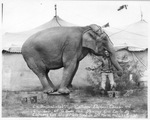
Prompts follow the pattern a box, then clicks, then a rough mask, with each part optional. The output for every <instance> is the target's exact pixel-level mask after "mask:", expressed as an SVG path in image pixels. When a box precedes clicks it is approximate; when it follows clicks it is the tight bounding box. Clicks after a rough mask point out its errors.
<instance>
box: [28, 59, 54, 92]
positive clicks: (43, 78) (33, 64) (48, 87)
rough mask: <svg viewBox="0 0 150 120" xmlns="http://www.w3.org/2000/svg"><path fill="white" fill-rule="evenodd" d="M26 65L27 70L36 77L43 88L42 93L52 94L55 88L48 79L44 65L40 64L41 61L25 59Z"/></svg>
mask: <svg viewBox="0 0 150 120" xmlns="http://www.w3.org/2000/svg"><path fill="white" fill-rule="evenodd" d="M27 64H28V66H29V68H30V69H31V70H32V71H33V72H34V73H35V74H36V75H37V76H38V78H39V80H40V82H41V84H42V86H43V91H44V92H47V93H51V92H54V91H55V87H54V85H53V83H52V82H51V81H50V79H49V77H48V72H49V71H48V70H46V68H45V66H44V64H42V62H41V61H38V60H36V61H35V60H34V59H33V58H30V59H27Z"/></svg>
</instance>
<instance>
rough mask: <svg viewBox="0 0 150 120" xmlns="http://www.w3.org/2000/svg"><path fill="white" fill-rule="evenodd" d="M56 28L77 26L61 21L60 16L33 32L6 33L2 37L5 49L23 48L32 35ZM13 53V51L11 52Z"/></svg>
mask: <svg viewBox="0 0 150 120" xmlns="http://www.w3.org/2000/svg"><path fill="white" fill-rule="evenodd" d="M56 26H75V25H74V24H71V23H68V22H66V21H64V20H63V19H61V18H60V17H59V16H54V17H53V19H52V20H50V21H49V22H47V23H45V24H42V25H40V26H38V27H36V28H34V29H32V30H29V31H24V32H19V33H5V34H4V35H3V36H2V39H3V41H2V44H3V49H4V50H8V51H9V50H11V49H10V47H14V46H12V45H13V44H14V45H17V46H22V44H23V43H24V42H25V40H26V39H27V38H28V37H30V36H31V35H32V34H34V33H36V32H38V31H41V30H44V29H47V28H52V27H56ZM10 52H11V51H10Z"/></svg>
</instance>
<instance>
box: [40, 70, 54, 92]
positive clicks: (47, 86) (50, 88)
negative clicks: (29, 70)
mask: <svg viewBox="0 0 150 120" xmlns="http://www.w3.org/2000/svg"><path fill="white" fill-rule="evenodd" d="M38 77H39V79H40V81H41V84H42V85H43V92H44V93H47V94H49V93H52V92H54V91H55V90H56V89H55V88H54V85H53V83H52V82H51V81H50V80H48V75H47V74H46V73H40V74H38Z"/></svg>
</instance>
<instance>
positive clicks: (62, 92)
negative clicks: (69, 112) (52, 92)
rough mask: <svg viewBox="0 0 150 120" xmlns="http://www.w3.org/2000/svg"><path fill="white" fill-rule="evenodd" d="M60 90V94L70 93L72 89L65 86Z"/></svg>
mask: <svg viewBox="0 0 150 120" xmlns="http://www.w3.org/2000/svg"><path fill="white" fill-rule="evenodd" d="M58 92H59V93H60V94H69V93H70V90H69V89H68V88H67V87H63V88H59V89H58Z"/></svg>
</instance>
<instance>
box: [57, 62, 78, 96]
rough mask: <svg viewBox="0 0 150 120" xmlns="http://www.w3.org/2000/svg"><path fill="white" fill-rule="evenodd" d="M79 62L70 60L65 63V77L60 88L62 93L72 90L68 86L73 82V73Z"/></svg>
mask: <svg viewBox="0 0 150 120" xmlns="http://www.w3.org/2000/svg"><path fill="white" fill-rule="evenodd" d="M76 67H77V62H76V61H70V62H69V64H67V65H65V67H64V70H63V77H62V82H61V85H60V88H59V90H58V92H59V93H62V94H69V93H70V90H69V89H68V88H67V87H68V85H69V83H71V81H72V80H71V79H72V77H73V74H75V72H76Z"/></svg>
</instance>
